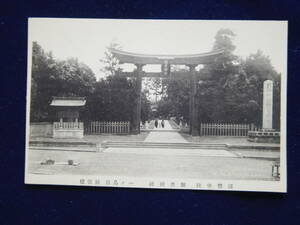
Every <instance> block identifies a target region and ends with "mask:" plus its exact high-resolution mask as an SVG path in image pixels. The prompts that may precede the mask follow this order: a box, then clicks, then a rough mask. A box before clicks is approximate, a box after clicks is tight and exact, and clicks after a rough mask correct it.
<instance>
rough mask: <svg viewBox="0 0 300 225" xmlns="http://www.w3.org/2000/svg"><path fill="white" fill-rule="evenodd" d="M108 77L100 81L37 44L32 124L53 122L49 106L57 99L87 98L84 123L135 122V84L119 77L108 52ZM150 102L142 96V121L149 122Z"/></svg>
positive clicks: (72, 61) (73, 61)
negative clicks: (64, 97)
mask: <svg viewBox="0 0 300 225" xmlns="http://www.w3.org/2000/svg"><path fill="white" fill-rule="evenodd" d="M103 62H104V63H105V66H104V70H105V71H106V74H107V77H106V78H105V79H101V80H99V81H96V77H95V75H94V73H93V72H92V70H91V69H90V68H89V67H88V66H87V65H85V64H83V63H80V62H78V60H77V59H68V60H56V59H54V58H53V56H52V54H51V53H46V52H45V51H44V50H43V49H42V47H41V46H39V45H38V44H37V43H36V42H34V43H33V55H32V87H31V114H30V116H31V121H32V122H34V121H52V120H53V119H55V118H54V116H55V114H54V112H53V109H52V108H51V107H50V106H49V104H50V102H51V99H52V97H53V96H67V97H70V96H79V97H86V99H87V103H86V106H85V110H84V111H83V112H82V114H81V120H84V121H87V120H99V121H132V118H133V110H134V108H135V98H136V92H135V82H134V80H130V79H127V78H125V77H120V76H118V73H117V72H118V71H119V67H118V65H117V64H116V61H115V59H114V58H112V56H111V55H110V54H109V53H108V52H106V54H105V58H104V59H103ZM149 111H150V102H149V101H148V100H147V98H146V96H145V93H142V120H146V119H148V115H149Z"/></svg>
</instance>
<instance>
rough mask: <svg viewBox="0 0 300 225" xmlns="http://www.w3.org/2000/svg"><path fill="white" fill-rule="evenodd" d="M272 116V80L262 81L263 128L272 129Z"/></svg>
mask: <svg viewBox="0 0 300 225" xmlns="http://www.w3.org/2000/svg"><path fill="white" fill-rule="evenodd" d="M272 118H273V81H271V80H266V81H265V82H264V93H263V126H262V128H263V129H272V128H273V126H272Z"/></svg>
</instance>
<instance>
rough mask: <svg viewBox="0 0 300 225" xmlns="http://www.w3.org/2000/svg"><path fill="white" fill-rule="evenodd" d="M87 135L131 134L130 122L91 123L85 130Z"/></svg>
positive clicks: (88, 123)
mask: <svg viewBox="0 0 300 225" xmlns="http://www.w3.org/2000/svg"><path fill="white" fill-rule="evenodd" d="M84 132H85V134H129V133H130V122H129V121H122V122H107V121H90V122H87V123H86V125H85V128H84Z"/></svg>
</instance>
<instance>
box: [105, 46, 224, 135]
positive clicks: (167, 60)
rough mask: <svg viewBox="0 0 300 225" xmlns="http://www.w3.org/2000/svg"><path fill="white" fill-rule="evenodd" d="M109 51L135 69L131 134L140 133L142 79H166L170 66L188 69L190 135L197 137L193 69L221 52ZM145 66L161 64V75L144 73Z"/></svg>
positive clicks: (197, 124)
mask: <svg viewBox="0 0 300 225" xmlns="http://www.w3.org/2000/svg"><path fill="white" fill-rule="evenodd" d="M109 51H110V52H111V53H112V54H113V55H114V56H115V57H116V58H117V59H118V60H119V63H131V64H134V65H135V66H136V68H137V72H136V74H135V77H136V87H137V90H136V91H137V99H136V109H135V115H134V120H133V123H132V132H133V133H135V134H139V133H140V121H141V90H142V77H162V78H167V77H168V76H167V75H168V74H169V73H170V65H171V64H173V65H186V66H188V67H189V74H188V76H189V77H188V78H189V80H190V100H189V105H190V107H189V108H190V112H189V114H190V116H189V118H190V134H191V135H192V136H198V135H199V121H198V107H197V103H196V102H195V95H196V71H195V67H196V66H198V65H200V64H209V63H211V62H213V61H214V59H215V58H216V57H217V56H219V55H220V54H222V53H223V50H217V51H212V52H207V53H200V54H189V55H148V54H138V53H132V52H125V51H120V50H117V49H113V48H109ZM146 64H161V65H162V72H161V73H145V72H144V71H143V66H144V65H146ZM123 75H124V76H127V77H132V73H124V72H123Z"/></svg>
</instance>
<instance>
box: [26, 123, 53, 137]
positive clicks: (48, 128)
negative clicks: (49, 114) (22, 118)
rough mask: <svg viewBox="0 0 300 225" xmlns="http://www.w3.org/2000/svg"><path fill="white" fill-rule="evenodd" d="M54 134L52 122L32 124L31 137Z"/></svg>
mask: <svg viewBox="0 0 300 225" xmlns="http://www.w3.org/2000/svg"><path fill="white" fill-rule="evenodd" d="M52 135H53V124H52V123H47V122H40V123H31V124H30V137H52Z"/></svg>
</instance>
